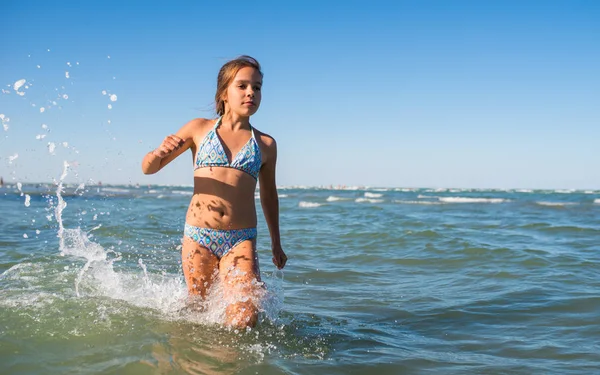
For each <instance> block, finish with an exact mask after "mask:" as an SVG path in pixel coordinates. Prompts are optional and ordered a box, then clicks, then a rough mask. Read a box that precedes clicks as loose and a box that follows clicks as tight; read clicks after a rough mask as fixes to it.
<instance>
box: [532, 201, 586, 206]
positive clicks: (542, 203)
mask: <svg viewBox="0 0 600 375" xmlns="http://www.w3.org/2000/svg"><path fill="white" fill-rule="evenodd" d="M535 203H536V204H538V205H540V206H548V207H564V206H573V205H576V204H577V203H573V202H546V201H540V202H535Z"/></svg>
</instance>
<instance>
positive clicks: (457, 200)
mask: <svg viewBox="0 0 600 375" xmlns="http://www.w3.org/2000/svg"><path fill="white" fill-rule="evenodd" d="M438 199H439V201H440V202H444V203H503V202H508V199H503V198H466V197H439V198H438Z"/></svg>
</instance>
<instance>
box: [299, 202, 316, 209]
mask: <svg viewBox="0 0 600 375" xmlns="http://www.w3.org/2000/svg"><path fill="white" fill-rule="evenodd" d="M320 206H321V203H316V202H304V201H300V203H298V207H300V208H316V207H320Z"/></svg>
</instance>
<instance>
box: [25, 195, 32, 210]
mask: <svg viewBox="0 0 600 375" xmlns="http://www.w3.org/2000/svg"><path fill="white" fill-rule="evenodd" d="M30 202H31V196H30V195H29V194H25V207H29V205H30V204H31V203H30Z"/></svg>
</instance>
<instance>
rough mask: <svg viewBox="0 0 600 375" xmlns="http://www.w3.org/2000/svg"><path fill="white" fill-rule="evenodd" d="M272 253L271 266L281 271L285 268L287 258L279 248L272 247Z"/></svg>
mask: <svg viewBox="0 0 600 375" xmlns="http://www.w3.org/2000/svg"><path fill="white" fill-rule="evenodd" d="M272 252H273V264H274V265H275V266H276V267H277V268H278V269H282V268H283V267H285V264H286V263H287V256H286V255H285V253H284V252H283V249H282V248H281V246H276V247H273V249H272Z"/></svg>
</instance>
